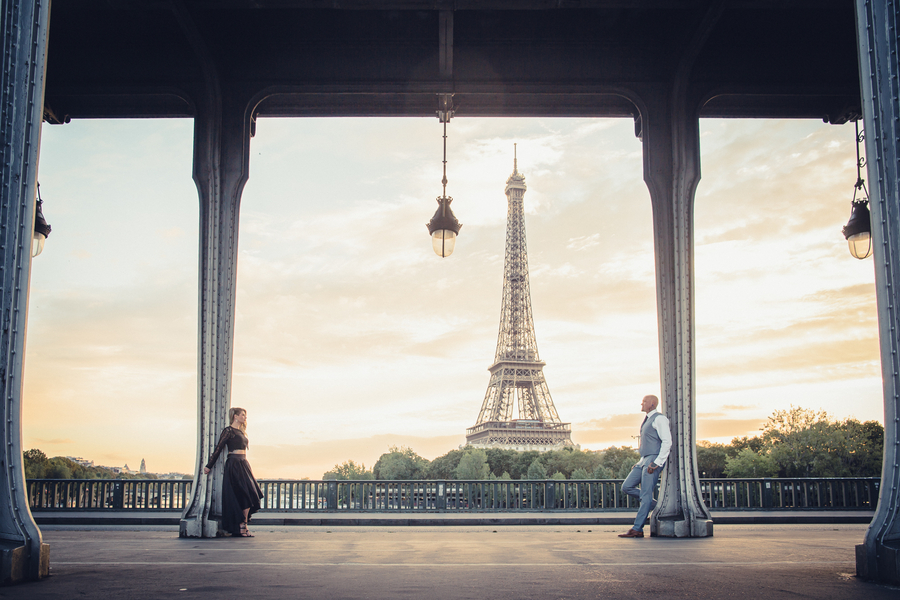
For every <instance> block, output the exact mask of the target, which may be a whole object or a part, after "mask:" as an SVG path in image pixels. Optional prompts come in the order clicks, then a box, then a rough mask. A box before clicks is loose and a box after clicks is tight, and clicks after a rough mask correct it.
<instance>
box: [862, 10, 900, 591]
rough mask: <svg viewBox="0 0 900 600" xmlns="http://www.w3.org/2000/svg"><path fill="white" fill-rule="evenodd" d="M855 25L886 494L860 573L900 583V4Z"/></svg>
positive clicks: (883, 491)
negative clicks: (881, 401)
mask: <svg viewBox="0 0 900 600" xmlns="http://www.w3.org/2000/svg"><path fill="white" fill-rule="evenodd" d="M856 23H857V42H858V44H859V75H860V87H861V91H862V100H863V103H862V104H863V117H864V119H865V132H866V155H867V156H868V159H869V160H868V175H869V191H870V200H871V202H870V208H871V215H872V237H873V241H874V255H875V293H876V297H877V303H878V329H879V338H880V342H881V372H882V381H883V383H884V463H883V466H882V470H881V489H880V490H879V496H878V507H877V509H876V510H875V516H874V517H873V519H872V522H871V524H870V525H869V528H868V530H867V531H866V538H865V542H864V543H863V544H860V545H859V546H857V547H856V572H857V574H858V575H859V576H860V577H863V578H865V579H875V580H879V581H884V582H889V583H894V584H900V356H898V351H900V288H898V286H900V168H898V165H900V62H898V54H897V52H898V46H900V44H898V39H897V38H898V35H900V30H898V26H900V3H898V2H897V1H896V0H857V2H856Z"/></svg>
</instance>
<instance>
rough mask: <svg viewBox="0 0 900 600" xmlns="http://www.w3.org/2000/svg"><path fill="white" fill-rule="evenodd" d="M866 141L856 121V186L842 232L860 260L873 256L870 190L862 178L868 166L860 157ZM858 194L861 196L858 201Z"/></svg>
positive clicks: (852, 253)
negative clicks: (864, 168) (861, 147)
mask: <svg viewBox="0 0 900 600" xmlns="http://www.w3.org/2000/svg"><path fill="white" fill-rule="evenodd" d="M865 139H866V136H865V131H863V133H860V132H859V121H856V184H855V185H854V186H853V199H852V200H851V201H850V220H849V221H847V224H846V225H844V228H843V229H842V231H843V233H844V237H845V238H847V245H848V246H849V247H850V254H851V255H853V258H858V259H860V260H862V259H864V258H869V257H870V256H872V220H871V217H870V215H869V190H867V189H866V180H865V179H863V178H862V168H863V167H864V166H865V165H866V159H865V158H860V156H859V146H860V144H862V143H863V141H864V140H865ZM857 194H860V195H861V196H860V198H858V199H857V197H856V196H857Z"/></svg>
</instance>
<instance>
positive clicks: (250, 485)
mask: <svg viewBox="0 0 900 600" xmlns="http://www.w3.org/2000/svg"><path fill="white" fill-rule="evenodd" d="M226 446H227V447H228V452H229V454H228V458H227V459H226V460H225V477H224V478H223V480H222V529H224V530H225V531H228V532H231V535H235V536H237V535H240V534H241V523H243V521H244V509H249V513H248V515H247V521H250V515H252V514H253V513H255V512H257V511H259V509H260V502H259V501H260V499H262V497H263V493H262V490H260V489H259V484H258V483H256V478H255V477H253V471H252V470H251V469H250V462H249V461H248V460H247V455H246V454H235V453H234V451H235V450H246V449H247V448H248V447H249V446H250V440H249V439H248V438H247V436H246V435H244V433H243V432H242V431H241V430H240V429H235V428H234V427H226V428H225V429H223V430H222V435H221V436H219V442H218V443H217V444H216V449H215V450H213V453H212V456H210V457H209V462H208V463H206V466H207V468H209V469H212V467H213V465H214V464H216V459H218V458H219V454H221V453H222V450H224V449H225V447H226Z"/></svg>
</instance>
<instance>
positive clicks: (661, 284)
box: [641, 90, 713, 537]
mask: <svg viewBox="0 0 900 600" xmlns="http://www.w3.org/2000/svg"><path fill="white" fill-rule="evenodd" d="M645 101H646V105H645V107H644V108H643V109H642V111H641V126H642V130H643V135H642V139H643V145H644V181H646V183H647V187H648V188H649V190H650V200H651V202H652V204H653V236H654V241H655V252H656V295H657V311H658V315H657V318H658V322H659V353H660V372H661V384H662V390H661V391H662V402H663V407H664V411H665V414H666V416H667V417H668V418H669V421H670V423H671V427H672V450H671V453H670V455H669V460H668V462H667V463H666V468H665V470H664V471H663V473H662V482H661V485H660V498H659V503H658V508H657V510H656V511H654V513H653V516H652V519H651V522H650V532H651V534H652V535H658V536H664V537H705V536H710V535H712V532H713V529H712V521H711V519H710V514H709V510H708V509H707V508H706V506H705V505H704V504H703V500H702V498H701V496H700V479H699V476H698V472H697V458H696V452H695V447H696V446H695V445H696V440H697V434H696V422H697V411H696V406H695V401H694V383H695V352H694V348H695V343H694V254H693V251H694V239H693V219H694V190H695V189H696V187H697V183H698V182H699V181H700V134H699V130H700V123H699V102H691V101H689V100H688V98H687V97H682V98H679V99H677V100H674V99H673V98H672V94H671V91H669V90H665V91H664V90H660V91H658V92H657V93H653V94H648V95H647V96H645Z"/></svg>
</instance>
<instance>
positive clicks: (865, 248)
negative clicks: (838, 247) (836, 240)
mask: <svg viewBox="0 0 900 600" xmlns="http://www.w3.org/2000/svg"><path fill="white" fill-rule="evenodd" d="M847 245H848V246H849V247H850V254H852V255H853V258H858V259H860V260H862V259H864V258H869V257H870V256H872V234H870V233H869V232H868V231H863V232H862V233H857V234H855V235H851V236H850V237H848V238H847Z"/></svg>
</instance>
